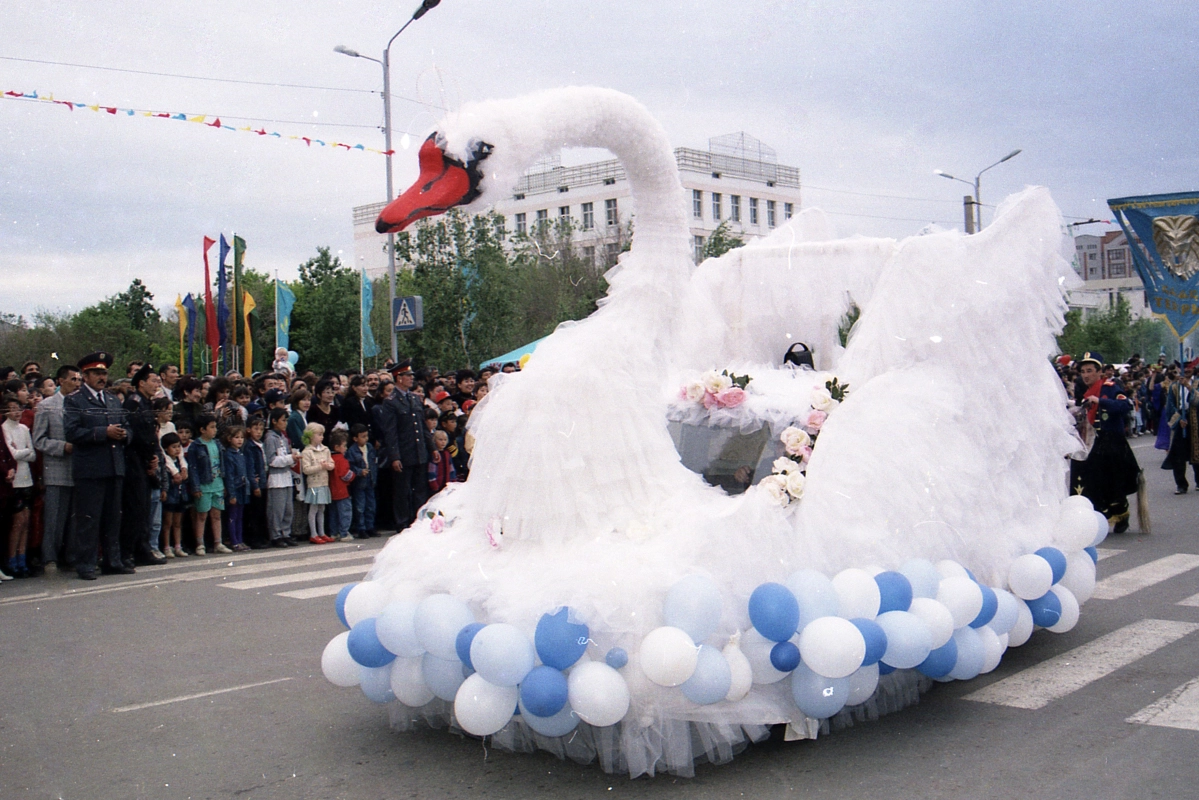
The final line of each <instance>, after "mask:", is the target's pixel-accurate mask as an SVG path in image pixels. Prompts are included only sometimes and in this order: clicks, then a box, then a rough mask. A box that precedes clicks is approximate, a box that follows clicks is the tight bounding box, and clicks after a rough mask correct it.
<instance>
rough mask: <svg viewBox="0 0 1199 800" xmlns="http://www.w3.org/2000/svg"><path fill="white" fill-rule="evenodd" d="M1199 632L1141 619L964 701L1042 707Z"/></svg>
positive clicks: (1184, 625)
mask: <svg viewBox="0 0 1199 800" xmlns="http://www.w3.org/2000/svg"><path fill="white" fill-rule="evenodd" d="M1197 629H1199V624H1195V623H1192V622H1172V621H1169V620H1160V619H1143V620H1140V621H1139V622H1134V623H1132V624H1131V625H1125V626H1124V627H1123V628H1120V629H1119V630H1115V631H1112V632H1111V633H1109V634H1107V635H1105V636H1100V637H1099V638H1098V639H1096V640H1094V641H1093V642H1088V643H1087V644H1084V645H1082V646H1081V647H1076V648H1074V649H1073V650H1070V651H1068V652H1065V653H1062V654H1061V655H1060V656H1055V657H1054V658H1051V659H1049V660H1047V661H1042V662H1041V663H1040V664H1037V665H1035V666H1032V667H1029V668H1028V669H1024V670H1020V671H1019V672H1017V673H1016V674H1015V675H1011V676H1009V677H1007V678H1004V679H1003V680H1001V681H996V682H995V683H992V684H991V685H990V686H985V687H983V688H982V689H979V690H978V691H976V692H972V693H971V694H968V695H966V696H965V699H966V700H974V701H976V702H979V703H992V704H994V705H1000V706H1010V707H1012V708H1027V709H1037V708H1044V707H1045V706H1047V705H1049V704H1050V703H1052V702H1053V701H1054V700H1059V699H1061V698H1063V697H1065V696H1066V695H1068V694H1070V693H1071V692H1076V691H1078V690H1079V689H1081V688H1083V687H1084V686H1086V685H1087V684H1089V683H1093V682H1095V681H1097V680H1099V679H1100V678H1103V677H1106V676H1107V675H1110V674H1111V673H1113V672H1115V671H1116V670H1118V669H1120V668H1121V667H1126V666H1128V665H1129V664H1131V663H1132V662H1134V661H1136V660H1137V659H1139V658H1143V657H1144V656H1147V655H1149V654H1150V653H1152V652H1154V651H1155V650H1158V649H1160V648H1162V647H1165V646H1166V645H1168V644H1170V643H1172V642H1175V641H1177V640H1178V639H1181V638H1182V637H1184V636H1186V635H1187V634H1188V633H1191V632H1192V631H1195V630H1197Z"/></svg>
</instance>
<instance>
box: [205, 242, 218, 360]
mask: <svg viewBox="0 0 1199 800" xmlns="http://www.w3.org/2000/svg"><path fill="white" fill-rule="evenodd" d="M214 244H216V242H215V241H214V240H212V239H209V238H208V237H207V236H205V237H204V340H205V342H206V343H207V344H208V351H209V353H208V361H209V363H212V361H214V360H215V358H216V352H217V348H219V347H220V346H221V340H220V338H219V337H218V336H217V332H216V306H214V305H213V304H212V274H211V273H210V272H209V271H208V251H209V250H211V249H212V246H213V245H214Z"/></svg>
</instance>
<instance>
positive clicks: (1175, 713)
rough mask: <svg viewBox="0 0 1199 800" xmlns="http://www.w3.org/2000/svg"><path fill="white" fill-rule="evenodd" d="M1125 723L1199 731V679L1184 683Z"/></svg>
mask: <svg viewBox="0 0 1199 800" xmlns="http://www.w3.org/2000/svg"><path fill="white" fill-rule="evenodd" d="M1124 721H1125V722H1131V723H1132V724H1134V725H1157V726H1160V727H1162V728H1182V729H1183V730H1187V731H1199V678H1195V679H1193V680H1190V681H1188V682H1187V683H1184V684H1183V685H1182V686H1179V687H1178V688H1177V689H1175V690H1174V691H1172V692H1170V693H1169V694H1168V695H1166V696H1165V697H1163V698H1162V699H1161V700H1158V701H1157V702H1156V703H1154V704H1153V705H1149V706H1145V707H1144V708H1142V709H1141V710H1140V711H1138V712H1137V713H1135V714H1133V715H1132V716H1131V717H1129V718H1128V719H1126V720H1124Z"/></svg>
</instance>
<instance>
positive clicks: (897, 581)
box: [874, 572, 912, 614]
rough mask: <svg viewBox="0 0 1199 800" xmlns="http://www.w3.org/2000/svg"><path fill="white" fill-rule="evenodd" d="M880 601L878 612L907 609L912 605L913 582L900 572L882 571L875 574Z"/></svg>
mask: <svg viewBox="0 0 1199 800" xmlns="http://www.w3.org/2000/svg"><path fill="white" fill-rule="evenodd" d="M874 582H875V583H877V584H878V593H879V596H880V598H881V599H880V601H879V605H878V613H880V614H883V613H885V612H887V611H907V610H908V609H909V608H911V607H912V582H911V581H909V580H908V579H907V576H905V575H902V574H901V573H898V572H880V573H879V574H877V575H875V576H874Z"/></svg>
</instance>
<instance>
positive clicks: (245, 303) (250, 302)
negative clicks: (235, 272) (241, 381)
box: [241, 292, 258, 375]
mask: <svg viewBox="0 0 1199 800" xmlns="http://www.w3.org/2000/svg"><path fill="white" fill-rule="evenodd" d="M257 307H258V304H257V303H255V302H254V296H253V295H252V294H250V293H249V292H242V307H241V308H242V311H241V313H242V316H243V317H244V319H245V326H246V327H245V331H246V337H245V345H246V360H245V361H243V362H242V370H243V371H244V372H245V373H246V374H247V375H249V374H250V373H252V372H253V371H254V339H253V338H252V337H251V336H250V312H251V311H253V310H254V309H255V308H257Z"/></svg>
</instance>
